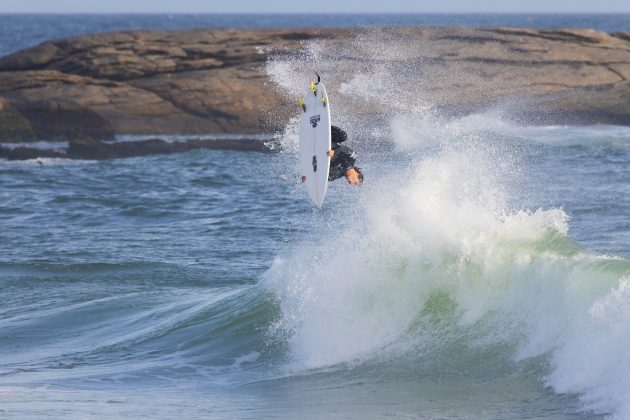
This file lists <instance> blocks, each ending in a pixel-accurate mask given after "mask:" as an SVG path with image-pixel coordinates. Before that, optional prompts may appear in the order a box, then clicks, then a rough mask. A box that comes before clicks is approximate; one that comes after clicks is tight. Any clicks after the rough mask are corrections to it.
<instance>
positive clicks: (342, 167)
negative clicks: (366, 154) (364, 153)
mask: <svg viewBox="0 0 630 420" xmlns="http://www.w3.org/2000/svg"><path fill="white" fill-rule="evenodd" d="M332 149H333V150H334V151H335V154H334V156H333V157H332V158H331V159H330V171H329V172H328V180H329V181H334V180H335V179H339V178H341V177H342V176H344V175H345V174H346V170H348V169H350V168H353V167H354V162H355V161H356V160H357V155H356V153H354V150H352V149H351V148H349V147H347V146H344V145H342V144H340V143H333V144H332Z"/></svg>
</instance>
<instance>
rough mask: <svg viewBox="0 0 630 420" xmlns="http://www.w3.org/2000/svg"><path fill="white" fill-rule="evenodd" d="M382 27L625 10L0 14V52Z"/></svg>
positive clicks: (535, 19) (615, 21) (627, 19)
mask: <svg viewBox="0 0 630 420" xmlns="http://www.w3.org/2000/svg"><path fill="white" fill-rule="evenodd" d="M384 26H471V27H488V28H495V27H503V26H511V27H521V28H539V29H555V28H591V29H598V30H600V31H604V32H609V33H613V32H617V31H628V30H629V28H630V13H616V14H610V13H609V14H605V13H602V14H585V13H583V14H570V13H567V14H558V13H556V14H545V13H539V14H489V13H488V14H474V13H472V14H471V13H462V14H322V15H305V14H264V15H260V14H214V15H213V14H196V15H178V14H174V15H167V14H164V15H160V14H148V15H141V14H127V15H125V14H121V15H76V14H75V15H64V14H60V15H47V14H30V15H29V14H0V55H5V54H9V53H11V52H15V51H18V50H21V49H24V48H28V47H32V46H34V45H37V44H39V43H42V42H45V41H48V40H50V39H56V38H65V37H69V36H77V35H84V34H90V33H94V32H110V31H120V30H131V29H192V28H237V29H238V28H262V29H264V28H367V27H384Z"/></svg>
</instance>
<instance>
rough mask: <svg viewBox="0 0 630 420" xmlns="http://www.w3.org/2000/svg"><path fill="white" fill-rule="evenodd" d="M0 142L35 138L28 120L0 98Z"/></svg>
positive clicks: (23, 140)
mask: <svg viewBox="0 0 630 420" xmlns="http://www.w3.org/2000/svg"><path fill="white" fill-rule="evenodd" d="M0 133H2V136H1V137H0V142H2V141H5V142H25V141H32V140H34V139H37V135H36V134H35V132H34V131H33V127H32V126H31V124H30V122H29V121H28V120H27V119H26V118H24V116H23V115H22V114H20V113H19V112H18V111H17V110H15V109H14V108H13V107H12V106H10V105H9V104H8V103H7V102H6V101H5V100H3V99H2V98H0Z"/></svg>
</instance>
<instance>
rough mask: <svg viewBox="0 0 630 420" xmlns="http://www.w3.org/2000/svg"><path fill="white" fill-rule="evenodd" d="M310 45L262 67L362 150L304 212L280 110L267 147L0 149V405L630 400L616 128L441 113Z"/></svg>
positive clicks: (343, 411)
mask: <svg viewBox="0 0 630 420" xmlns="http://www.w3.org/2000/svg"><path fill="white" fill-rule="evenodd" d="M376 36H377V39H375V38H374V35H371V36H369V37H368V36H363V37H361V36H360V37H358V38H357V40H356V43H355V44H354V45H351V46H350V47H351V48H354V49H357V50H363V51H365V52H366V57H383V56H387V57H389V58H395V57H396V54H398V53H399V51H397V50H396V42H395V41H396V40H391V39H388V38H387V37H384V38H383V37H381V36H380V35H378V34H377V35H376ZM378 37H380V38H378ZM375 40H377V41H378V42H375ZM326 47H327V45H326V41H325V40H315V41H311V42H308V43H306V44H305V46H304V49H303V51H301V53H300V54H298V55H296V56H286V55H281V56H278V57H276V58H275V59H273V60H270V61H269V62H268V63H266V65H265V70H266V74H267V76H268V78H269V83H270V88H273V89H277V90H278V91H280V92H282V93H283V94H285V95H286V98H287V99H288V100H290V101H294V100H295V98H296V97H297V95H299V94H301V93H302V88H303V87H304V86H306V84H307V83H308V82H309V81H310V80H311V78H312V77H313V73H311V71H310V70H311V69H312V68H317V69H318V70H319V71H320V73H321V74H322V76H323V78H324V81H325V82H326V86H327V88H328V89H329V90H330V92H329V95H330V100H331V110H332V115H333V123H334V124H338V125H340V126H342V127H343V128H344V129H346V131H348V133H349V134H350V140H349V143H348V144H349V146H351V147H353V148H354V149H355V150H356V151H357V154H358V161H357V163H358V164H359V166H361V167H362V168H363V170H364V174H365V183H364V185H363V186H362V187H360V188H351V187H350V186H348V185H347V184H346V183H343V182H336V183H332V184H331V185H330V189H329V191H328V193H327V197H326V202H325V204H324V206H323V207H322V209H320V210H318V209H315V208H313V207H312V205H311V204H310V202H309V200H308V198H307V197H306V193H305V192H304V191H303V189H302V188H301V185H300V183H299V180H298V176H297V175H298V170H297V159H296V156H297V153H296V147H297V129H298V127H297V121H298V108H297V105H296V107H295V114H293V116H292V117H291V118H289V119H287V120H286V121H284V125H285V130H284V131H283V132H282V133H277V135H276V136H275V138H274V139H273V140H270V143H269V147H271V148H273V149H274V151H276V153H273V154H268V155H266V154H265V155H261V154H258V153H253V152H234V151H193V152H189V153H184V154H180V155H172V156H148V157H139V158H132V159H119V160H112V161H102V162H93V161H70V160H63V159H44V160H40V161H25V162H6V161H2V162H0V185H2V187H1V189H0V197H2V200H0V211H1V213H2V215H3V218H2V219H3V220H2V222H1V229H0V251H2V252H0V282H1V284H2V291H1V292H0V297H2V302H3V305H2V306H0V413H2V416H6V417H12V418H60V417H64V418H86V417H87V418H102V417H114V418H138V417H150V418H173V417H176V416H182V417H190V418H272V417H279V418H357V419H358V418H374V417H385V416H389V417H396V418H397V417H413V418H427V419H432V418H449V417H450V418H471V419H472V418H554V419H580V418H589V419H590V418H616V419H624V418H630V404H629V403H628V401H630V356H628V352H627V350H626V349H627V347H628V346H629V345H630V326H629V325H630V323H629V322H628V321H630V319H629V318H630V260H629V258H630V242H629V241H628V240H629V239H630V225H629V224H628V209H629V208H630V184H629V183H628V180H629V179H630V169H629V168H630V129H629V128H627V127H618V126H586V127H579V126H544V127H539V126H535V125H531V124H527V122H526V121H514V120H512V119H510V117H509V115H506V114H505V113H504V112H503V111H502V108H501V106H497V107H496V108H495V109H491V110H488V111H484V112H479V113H476V114H472V115H462V116H453V115H447V114H445V113H443V111H442V110H439V109H437V108H435V107H434V106H433V104H431V103H428V102H426V101H425V100H424V99H423V98H422V95H419V94H416V93H414V92H409V90H408V88H409V87H408V86H405V83H404V74H405V72H408V71H412V70H413V69H407V68H399V67H396V64H395V62H396V61H395V60H386V61H381V60H376V59H373V60H366V61H365V63H363V67H362V69H361V71H359V72H352V73H350V72H347V71H346V70H345V69H344V68H342V67H341V66H340V65H339V63H338V61H336V58H335V57H337V56H339V55H340V52H339V51H330V50H328V49H327V48H326ZM305 63H306V64H305ZM392 63H394V64H392ZM375 102H377V103H378V104H379V107H380V108H381V109H383V110H384V112H383V114H382V115H379V117H378V118H375V119H374V120H371V121H366V120H364V119H359V118H355V116H356V112H357V110H359V109H366V108H369V107H370V106H372V105H373V104H374V103H375ZM270 118H271V117H270ZM234 168H248V169H249V175H250V176H243V175H242V172H240V171H235V169H234Z"/></svg>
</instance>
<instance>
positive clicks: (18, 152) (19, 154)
mask: <svg viewBox="0 0 630 420" xmlns="http://www.w3.org/2000/svg"><path fill="white" fill-rule="evenodd" d="M0 157H2V158H5V159H8V160H29V159H37V158H46V157H48V158H63V157H66V155H65V154H64V153H60V152H55V151H53V150H42V149H35V148H31V147H16V148H14V149H9V148H6V147H1V146H0Z"/></svg>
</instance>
